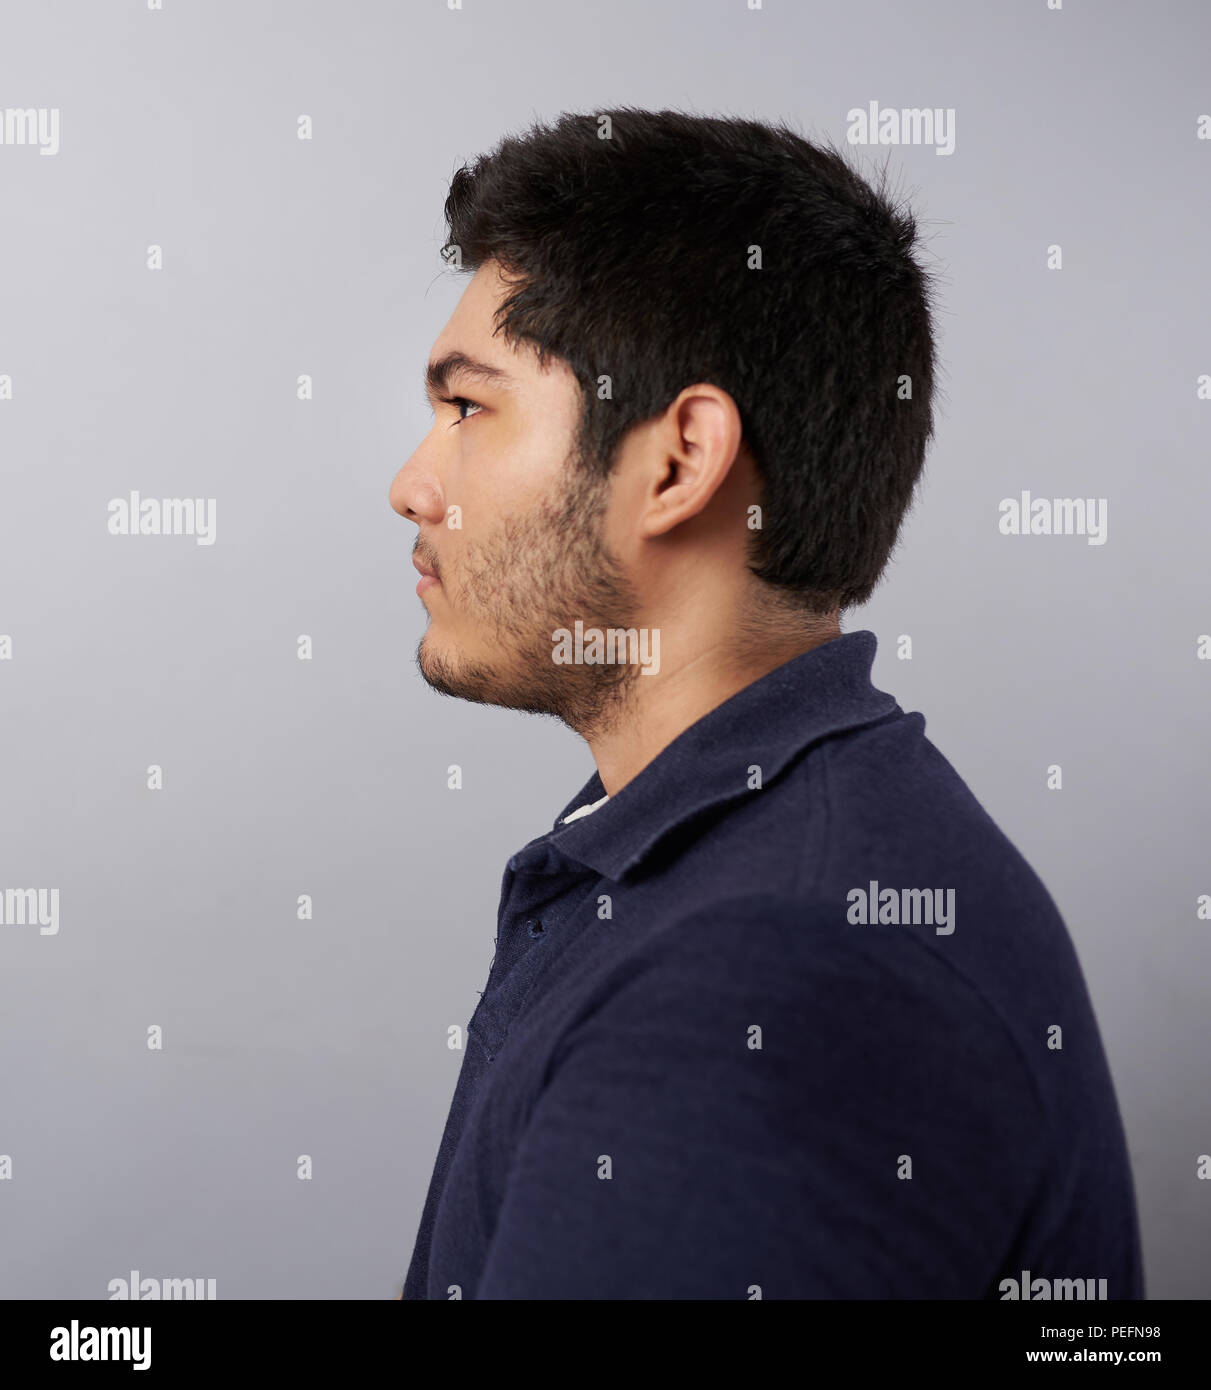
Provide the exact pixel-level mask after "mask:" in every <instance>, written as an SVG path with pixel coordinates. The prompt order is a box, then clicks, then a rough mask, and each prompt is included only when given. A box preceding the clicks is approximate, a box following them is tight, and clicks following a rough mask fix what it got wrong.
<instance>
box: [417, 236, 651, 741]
mask: <svg viewBox="0 0 1211 1390" xmlns="http://www.w3.org/2000/svg"><path fill="white" fill-rule="evenodd" d="M506 293H507V285H506V284H505V282H504V280H503V279H502V277H501V274H500V271H499V268H498V267H497V264H496V262H494V261H488V262H486V263H485V264H484V265H482V266H481V267H480V268H479V269H478V270H477V271H476V273H475V275H474V276H473V278H472V279H471V281H470V282H469V284H468V285H467V288H466V290H465V291H464V293H463V295H462V298H461V299H460V301H459V303H458V305H457V307H456V308H455V310H454V313H453V314H452V315H451V317H450V319H449V322H448V323H447V324H446V326H445V328H443V330H442V332H441V333H440V334H439V336H438V338H437V341H436V342H435V343H434V345H433V349H432V352H431V354H430V359H429V381H428V387H427V391H428V394H429V397H430V402H431V404H432V406H433V409H434V420H433V426H432V428H431V429H430V431H429V433H428V434H427V435H426V436H425V437H424V439H423V440H421V442H420V444H419V445H418V446H417V448H416V450H415V452H414V453H413V454H412V456H411V458H409V459H408V461H407V462H406V463H405V464H404V466H403V467H402V468H401V469H400V471H399V473H398V474H397V476H396V477H395V480H394V482H393V483H392V485H391V491H390V501H391V505H392V507H393V508H394V509H395V511H397V512H398V513H399V514H400V515H401V516H403V517H406V518H407V519H408V520H410V521H414V522H415V523H416V524H417V527H418V535H417V539H416V544H415V546H414V551H413V553H414V563H416V564H417V566H418V568H422V569H425V568H427V569H429V570H430V571H432V572H433V573H434V574H435V575H436V577H437V582H428V583H426V581H425V580H423V579H422V581H421V585H420V586H419V589H420V593H421V601H422V602H423V603H424V605H425V608H426V609H427V611H428V613H429V618H430V622H429V627H428V629H427V631H426V632H425V635H424V637H423V638H422V639H421V642H420V645H419V647H418V649H417V664H418V666H419V668H420V671H421V674H422V676H423V677H424V679H425V681H426V682H427V683H428V684H429V685H430V686H432V687H433V688H434V689H436V690H439V691H441V692H442V693H443V694H447V695H453V696H457V697H460V698H462V699H468V700H474V701H478V702H482V703H489V704H496V705H503V706H505V707H507V708H511V709H521V710H530V711H535V712H538V713H548V714H553V715H557V716H558V717H560V718H563V719H564V720H565V721H566V722H568V723H569V724H571V725H572V727H580V726H581V725H583V724H584V723H591V722H593V721H594V720H597V719H599V718H600V717H601V714H602V712H603V710H604V709H605V707H606V705H607V704H608V703H609V702H610V699H611V693H612V692H614V693H616V692H617V691H618V690H619V688H620V687H621V686H622V685H624V684H625V683H626V682H627V680H628V678H629V676H630V674H631V673H629V672H628V671H627V669H626V668H625V667H620V666H613V667H611V666H602V665H598V666H592V665H579V666H577V665H557V664H556V663H555V661H554V660H553V656H552V651H553V641H552V634H553V633H554V632H555V631H556V629H559V628H565V627H566V628H571V627H573V625H574V624H575V621H576V620H577V619H581V620H582V621H583V622H584V623H585V624H586V625H589V624H596V625H598V626H602V627H627V626H628V625H630V624H629V623H628V618H629V616H630V614H631V612H632V610H633V608H634V598H633V594H632V591H631V586H630V584H629V583H628V582H627V580H626V578H625V576H624V574H623V572H622V569H621V566H620V564H619V562H618V561H617V560H616V559H615V557H614V556H613V555H612V554H611V553H610V552H609V551H608V550H607V549H606V547H605V545H604V543H603V541H602V535H603V534H604V531H605V523H606V519H607V517H606V514H607V510H608V506H609V501H610V497H611V485H610V483H609V482H606V481H601V480H599V479H596V478H590V477H589V476H588V475H587V474H586V473H585V471H584V470H583V469H581V468H580V467H579V466H578V464H577V461H576V459H575V457H574V448H575V437H576V430H577V425H578V422H579V418H580V409H581V395H580V390H579V387H578V385H577V382H576V378H575V376H574V374H573V373H572V371H571V370H570V368H568V366H567V365H566V364H565V363H563V362H560V361H557V360H549V362H548V365H547V367H545V368H541V369H540V367H539V364H538V358H537V354H536V353H535V352H533V351H532V350H531V349H530V348H529V347H528V346H526V345H522V346H521V347H520V348H517V349H515V348H514V347H513V345H511V344H509V343H507V342H505V340H504V337H503V335H499V334H495V333H494V328H495V320H494V314H495V311H496V309H497V307H498V305H499V304H500V302H501V300H502V298H503V297H504V295H505V294H506Z"/></svg>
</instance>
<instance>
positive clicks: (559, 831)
mask: <svg viewBox="0 0 1211 1390" xmlns="http://www.w3.org/2000/svg"><path fill="white" fill-rule="evenodd" d="M877 645H878V643H877V640H876V638H875V634H874V633H873V632H868V631H866V630H864V629H863V630H860V631H857V632H849V633H844V634H843V635H842V636H840V637H836V638H833V640H832V641H830V642H825V643H824V644H823V645H822V646H819V647H813V648H812V649H811V650H810V651H807V652H803V653H802V654H801V655H799V656H796V657H793V658H792V659H791V660H790V661H787V662H785V663H784V664H783V665H781V666H778V667H776V668H775V669H774V670H772V671H770V672H768V673H767V674H766V675H764V676H762V677H761V678H760V679H759V680H757V681H754V682H753V683H752V684H751V685H747V686H745V688H744V689H743V690H739V691H737V692H736V694H735V695H733V696H731V697H730V698H729V699H727V700H725V701H724V702H723V704H721V705H718V706H716V707H715V708H714V709H713V710H711V711H710V712H709V713H707V714H705V715H703V717H702V718H701V719H699V720H698V721H697V722H696V723H694V724H691V725H690V727H689V728H688V729H686V730H684V731H683V732H682V733H681V734H679V735H678V736H677V737H676V738H675V739H674V740H673V742H672V743H670V744H669V745H668V746H667V747H666V748H664V749H662V750H661V752H659V753H658V754H657V755H656V757H655V758H653V759H652V761H651V762H650V763H648V765H647V766H646V767H645V768H643V769H642V771H640V772H639V773H638V774H637V775H636V776H635V777H634V778H632V779H631V781H630V782H628V783H627V784H626V786H624V787H623V788H622V789H621V790H620V791H619V792H618V793H617V794H616V795H615V796H611V797H609V799H608V800H606V801H605V802H604V804H603V805H600V806H598V808H597V809H596V810H595V811H594V812H593V814H592V815H585V816H580V817H578V818H577V819H576V820H573V821H571V822H570V823H569V824H567V825H564V824H561V822H562V820H563V818H564V817H565V816H567V815H568V814H569V813H570V812H572V811H575V810H576V809H577V808H579V807H581V806H584V805H586V804H588V803H589V802H594V801H601V799H602V798H603V797H604V796H605V788H604V787H603V786H602V783H601V778H600V777H599V776H598V774H597V773H596V772H594V774H593V775H592V777H590V778H589V780H588V781H587V782H586V783H585V784H584V786H583V787H582V788H581V789H580V791H579V792H578V793H577V794H576V796H574V797H573V798H572V800H571V801H569V802H568V804H567V805H566V806H565V807H564V808H563V810H562V811H560V813H559V815H558V816H557V817H556V820H555V825H554V828H553V829H551V830H549V831H547V833H546V834H545V835H540V836H539V837H538V838H537V839H535V840H531V841H530V843H529V844H528V845H526V846H524V848H522V849H520V850H518V851H517V853H516V854H514V855H513V857H512V858H511V859H510V860H509V868H510V869H513V870H515V871H517V870H524V871H527V872H530V873H543V872H548V873H558V872H565V873H566V872H567V867H568V864H567V861H568V860H572V861H574V862H575V863H577V864H580V865H583V866H585V867H586V868H589V869H592V870H593V871H595V872H596V873H598V874H600V875H602V876H603V877H605V878H608V879H611V880H613V881H615V882H617V881H619V880H620V879H621V878H622V877H623V875H624V874H626V873H629V872H630V871H631V870H633V869H635V868H636V867H638V866H639V865H640V864H641V863H642V862H643V860H644V859H645V858H646V857H647V856H648V855H649V854H650V853H651V851H652V850H653V849H654V848H655V847H656V845H657V844H658V843H659V841H660V840H662V839H663V838H664V837H665V836H666V835H668V834H669V833H671V832H672V831H674V830H676V829H677V828H678V827H679V826H681V825H684V824H685V823H686V822H687V821H689V820H691V819H692V818H693V817H695V816H697V815H699V814H701V813H702V812H704V811H707V810H709V809H711V808H713V807H715V806H717V805H719V804H721V803H723V802H725V801H728V800H731V799H732V798H734V797H740V796H745V795H747V794H748V792H749V787H750V772H749V769H750V767H752V766H753V765H756V766H757V767H759V768H760V769H761V785H762V786H768V785H769V783H770V782H771V781H772V780H773V779H774V778H775V777H776V776H777V775H778V774H779V773H780V772H781V771H782V770H783V768H785V767H786V765H787V764H788V763H789V762H790V761H791V760H792V759H793V758H795V757H796V756H797V755H798V754H800V753H802V752H803V751H805V750H806V749H807V748H808V747H809V746H810V745H811V744H813V743H816V742H818V741H819V740H820V739H822V738H826V737H828V735H830V734H836V733H840V732H841V731H842V730H845V729H855V728H859V727H861V726H862V725H864V724H871V723H874V722H876V721H878V720H880V719H886V718H887V717H888V716H889V715H891V714H894V713H896V712H897V711H898V710H899V708H900V707H899V705H897V703H896V701H895V700H894V699H893V698H892V697H891V696H890V695H888V694H886V693H885V692H883V691H881V690H876V689H875V687H874V686H873V685H872V684H871V668H872V666H873V664H874V659H875V651H876V648H877Z"/></svg>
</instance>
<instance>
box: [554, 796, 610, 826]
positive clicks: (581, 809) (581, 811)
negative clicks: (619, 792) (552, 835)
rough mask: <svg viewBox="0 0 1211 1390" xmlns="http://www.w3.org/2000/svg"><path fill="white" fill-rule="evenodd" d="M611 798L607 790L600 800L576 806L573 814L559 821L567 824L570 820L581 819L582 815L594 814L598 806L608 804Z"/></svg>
mask: <svg viewBox="0 0 1211 1390" xmlns="http://www.w3.org/2000/svg"><path fill="white" fill-rule="evenodd" d="M609 799H610V794H609V792H607V793H606V794H605V796H603V797H602V798H601V800H600V801H591V802H588V803H587V804H586V805H584V806H578V807H577V808H576V810H575V811H573V812H572V814H571V815H570V816H564V818H563V820H561V821H560V822H559V823H560V825H567V823H568V822H569V821H570V820H579V819H580V818H581V816H589V815H592V813H593V812H594V811H595V810H596V809H597V808H598V806H604V805H605V804H606V802H607V801H609Z"/></svg>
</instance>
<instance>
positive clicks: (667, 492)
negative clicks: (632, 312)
mask: <svg viewBox="0 0 1211 1390" xmlns="http://www.w3.org/2000/svg"><path fill="white" fill-rule="evenodd" d="M743 434H744V431H743V428H742V426H741V421H740V411H739V409H738V408H737V406H736V402H735V401H734V400H733V399H732V398H731V396H729V395H728V393H727V392H726V391H723V390H721V389H720V388H719V387H718V386H711V385H709V384H708V383H706V382H699V383H698V384H697V385H694V386H687V387H686V388H685V390H684V391H681V392H680V393H679V394H678V396H677V398H676V399H675V400H674V401H672V402H670V404H669V407H668V409H667V410H666V411H665V412H664V414H663V415H662V416H661V417H660V419H659V420H658V421H656V422H654V426H653V429H652V433H651V437H650V439H649V440H648V441H647V444H648V447H649V448H651V449H652V450H654V451H655V452H654V457H655V458H656V460H657V464H656V467H655V468H654V469H653V471H652V475H651V483H650V486H649V488H648V496H647V499H646V506H645V509H644V516H643V521H642V526H641V534H642V535H643V536H644V538H645V539H648V538H651V537H653V536H662V535H665V534H666V533H667V532H669V531H671V530H672V529H673V528H674V527H675V526H679V525H680V524H681V523H682V522H683V521H687V520H689V518H691V517H694V516H697V515H698V514H699V513H700V512H701V511H702V510H703V509H704V508H705V507H706V505H707V504H708V503H709V502H710V500H711V498H712V497H714V495H715V493H716V492H717V491H718V490H719V488H720V487H721V486H722V485H723V483H724V481H725V480H726V479H727V476H728V473H729V471H730V470H731V467H732V464H733V463H734V462H735V459H736V455H737V453H738V451H739V449H740V444H741V440H742V438H743Z"/></svg>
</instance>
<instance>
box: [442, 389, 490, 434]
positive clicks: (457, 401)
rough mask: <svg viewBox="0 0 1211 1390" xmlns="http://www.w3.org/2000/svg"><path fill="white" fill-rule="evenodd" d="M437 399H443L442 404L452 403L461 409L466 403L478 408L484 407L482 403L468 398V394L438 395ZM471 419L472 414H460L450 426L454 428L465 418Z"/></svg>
mask: <svg viewBox="0 0 1211 1390" xmlns="http://www.w3.org/2000/svg"><path fill="white" fill-rule="evenodd" d="M437 399H438V400H439V401H441V403H442V405H452V406H456V407H458V408H459V409H461V408H462V407H463V406H464V405H470V406H474V407H475V409H476V410H482V409H483V406H482V405H480V403H479V402H478V401H472V400H468V399H467V397H466V396H438V398H437ZM469 419H471V416H469V415H460V416H459V417H458V419H457V420H455V421H454V424H453V425H451V426H450V428H451V429H453V428H454V425H461V424H462V423H463V421H464V420H469Z"/></svg>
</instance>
